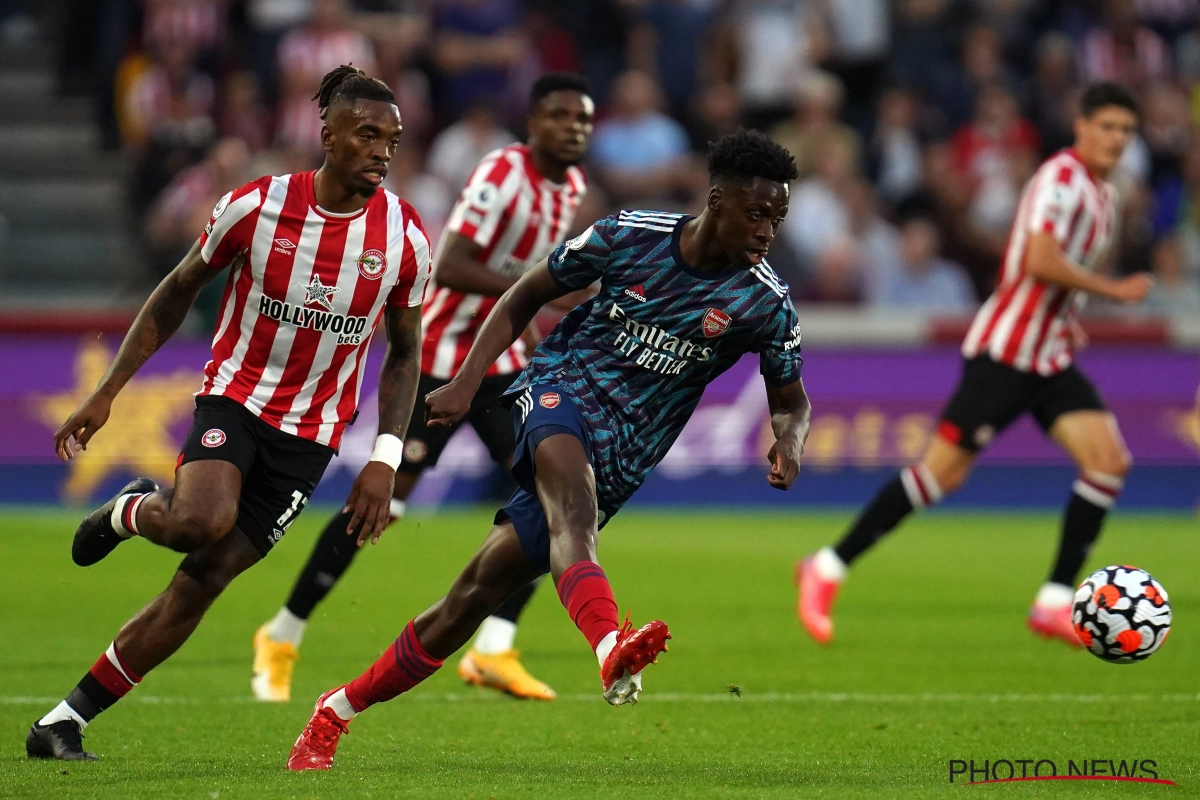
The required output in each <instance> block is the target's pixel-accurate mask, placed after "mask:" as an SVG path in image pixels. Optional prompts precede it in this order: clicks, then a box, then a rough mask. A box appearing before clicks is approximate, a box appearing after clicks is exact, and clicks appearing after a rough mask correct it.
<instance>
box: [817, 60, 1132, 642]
mask: <svg viewBox="0 0 1200 800" xmlns="http://www.w3.org/2000/svg"><path fill="white" fill-rule="evenodd" d="M1137 122H1138V116H1137V105H1136V103H1135V101H1134V98H1133V95H1132V94H1130V92H1129V91H1128V90H1127V89H1125V88H1124V87H1122V86H1120V85H1117V84H1113V83H1100V84H1096V85H1094V86H1091V87H1089V88H1088V89H1087V91H1086V92H1085V93H1084V95H1083V98H1082V101H1081V108H1080V112H1079V116H1078V117H1077V118H1076V120H1075V146H1074V147H1072V148H1070V149H1067V150H1063V151H1061V152H1059V153H1058V154H1056V155H1055V156H1053V157H1052V158H1050V159H1049V160H1048V161H1046V163H1044V164H1043V165H1042V166H1041V168H1040V169H1038V171H1037V173H1036V174H1035V175H1034V176H1033V178H1032V179H1030V181H1029V184H1028V185H1027V186H1026V187H1025V190H1024V192H1023V193H1022V195H1021V201H1020V204H1019V206H1018V208H1017V216H1016V220H1015V221H1014V223H1013V228H1012V233H1011V235H1010V237H1009V242H1008V247H1007V250H1006V252H1005V254H1004V261H1003V263H1002V265H1001V267H1000V276H999V281H998V285H997V287H996V291H995V292H994V293H993V294H992V296H991V297H990V298H988V300H987V302H986V303H984V304H983V307H982V308H981V309H980V310H979V313H978V314H977V315H976V317H975V321H974V322H973V323H972V325H971V328H970V330H969V331H968V333H967V337H966V340H965V341H964V342H963V348H962V352H963V358H964V360H965V363H964V367H963V377H962V380H961V382H960V383H959V385H958V389H957V390H956V391H955V393H954V396H953V397H952V398H951V399H950V402H949V403H948V404H947V405H946V408H945V410H944V411H943V412H942V417H941V421H940V423H939V424H938V428H937V435H936V436H935V437H934V438H933V440H932V441H931V442H930V444H929V449H928V450H927V451H926V453H925V457H924V458H923V459H922V460H921V461H920V462H919V463H917V464H914V465H912V466H910V467H906V468H905V469H903V470H901V472H900V474H899V475H898V476H896V477H895V478H894V479H893V480H892V481H891V482H890V483H888V484H887V485H886V486H885V487H884V488H883V489H882V490H881V491H880V492H879V494H878V495H876V496H875V499H874V500H873V501H872V502H871V504H870V505H869V506H867V508H866V510H864V511H863V512H862V515H861V516H859V518H858V520H857V521H856V522H855V523H854V525H853V527H851V529H850V531H849V532H848V533H847V534H846V535H845V537H844V538H843V539H842V540H841V541H840V542H839V543H838V544H837V545H836V546H834V547H826V548H823V549H822V550H819V551H818V552H817V553H815V554H814V555H812V556H810V557H809V558H806V559H805V560H804V561H802V562H801V563H800V564H799V565H797V570H796V571H797V580H798V582H799V589H800V596H799V602H798V606H797V614H798V615H799V617H800V621H801V623H802V624H803V625H804V627H805V628H806V629H807V630H808V632H809V633H810V634H811V635H812V637H813V638H814V639H816V640H817V641H818V642H821V643H825V642H828V641H829V640H830V638H831V637H832V636H833V621H832V619H831V618H830V611H831V609H832V606H833V601H834V597H835V596H836V594H837V591H838V587H839V586H840V585H841V583H842V581H843V579H844V578H845V575H846V568H847V567H848V566H849V565H850V564H851V563H852V562H853V561H854V560H855V559H856V558H858V557H859V556H861V555H862V554H863V553H864V552H866V551H867V550H868V549H869V548H870V547H871V546H873V545H874V544H875V543H876V542H877V541H879V539H880V538H881V537H882V536H883V535H884V534H886V533H887V532H888V531H890V530H892V529H893V528H895V527H896V526H897V525H898V524H900V522H901V520H903V519H904V518H905V517H907V516H908V515H909V514H911V513H912V512H914V511H920V510H922V509H924V508H926V507H928V506H931V505H933V504H934V503H936V502H938V501H939V500H941V499H942V497H944V496H945V495H946V494H947V493H949V492H952V491H954V490H955V489H957V488H958V487H959V486H961V485H962V483H963V481H965V480H966V479H967V475H968V473H970V471H971V466H972V464H973V463H974V461H975V457H976V456H977V455H978V454H979V452H980V451H981V450H982V449H983V448H984V447H986V446H987V445H988V443H989V442H991V441H992V439H993V438H994V437H995V436H996V435H997V434H998V433H1000V432H1001V431H1002V430H1004V429H1005V428H1006V427H1008V426H1009V425H1010V424H1011V423H1012V422H1013V421H1014V420H1015V419H1016V418H1017V417H1019V416H1021V415H1022V414H1024V413H1026V412H1029V413H1030V414H1032V415H1033V417H1034V419H1035V420H1037V423H1038V424H1039V425H1040V426H1041V427H1042V429H1043V430H1044V431H1045V432H1046V433H1047V434H1048V435H1049V436H1050V437H1051V438H1053V439H1054V441H1055V442H1057V443H1058V444H1059V445H1060V446H1061V447H1062V448H1063V449H1064V450H1065V451H1066V452H1067V453H1068V454H1069V455H1070V456H1071V458H1072V459H1073V460H1074V461H1075V463H1076V464H1078V465H1079V477H1078V479H1077V480H1076V481H1075V485H1074V490H1073V491H1072V493H1071V496H1070V499H1069V500H1068V501H1067V507H1066V511H1065V512H1064V515H1063V522H1062V539H1061V542H1060V544H1059V550H1058V557H1057V559H1056V560H1055V562H1054V565H1053V568H1052V569H1051V572H1050V576H1049V578H1048V579H1047V581H1046V582H1045V583H1044V584H1042V587H1041V589H1040V590H1039V591H1038V593H1037V596H1036V598H1035V599H1034V603H1033V607H1032V609H1031V610H1030V613H1029V627H1030V628H1031V629H1032V630H1033V631H1034V632H1035V633H1038V634H1039V635H1042V636H1046V637H1055V638H1059V639H1062V640H1063V641H1065V642H1067V643H1069V644H1072V645H1074V646H1079V640H1078V638H1077V637H1076V635H1075V631H1074V628H1073V626H1072V624H1071V599H1072V597H1073V595H1074V588H1073V587H1074V585H1075V581H1076V579H1077V576H1078V573H1079V570H1080V569H1081V568H1082V567H1083V564H1084V561H1085V560H1086V559H1087V555H1088V552H1089V551H1090V550H1091V548H1092V545H1093V544H1094V543H1095V541H1096V537H1097V536H1099V534H1100V527H1101V524H1102V523H1103V522H1104V516H1105V514H1106V513H1107V512H1108V510H1109V509H1110V508H1112V507H1113V504H1114V503H1115V502H1116V499H1117V495H1118V494H1119V493H1120V491H1121V486H1122V483H1123V482H1124V479H1125V474H1126V473H1127V472H1128V471H1129V467H1130V459H1129V453H1128V451H1127V450H1126V449H1125V443H1124V442H1123V441H1122V439H1121V433H1120V431H1119V430H1118V428H1117V420H1116V418H1115V417H1113V415H1112V414H1111V413H1110V412H1109V411H1108V410H1106V408H1105V406H1104V402H1103V401H1102V400H1101V399H1100V395H1099V394H1098V393H1097V391H1096V389H1095V387H1094V386H1093V385H1092V383H1091V382H1090V381H1089V380H1088V379H1087V378H1086V377H1085V376H1084V375H1083V373H1082V372H1081V371H1080V370H1079V368H1078V367H1076V366H1075V365H1074V363H1073V358H1074V352H1075V349H1076V347H1077V346H1079V345H1080V344H1082V342H1083V339H1082V337H1083V333H1082V329H1081V328H1080V326H1079V322H1078V320H1077V318H1076V312H1077V310H1078V309H1079V308H1080V307H1081V306H1082V305H1083V302H1084V301H1085V300H1086V297H1087V295H1088V294H1097V295H1100V296H1102V297H1107V298H1110V299H1112V300H1116V301H1119V302H1122V303H1136V302H1138V301H1140V300H1142V299H1143V298H1144V297H1145V296H1146V293H1147V292H1148V291H1149V289H1150V283H1151V282H1150V278H1149V277H1148V276H1147V275H1145V274H1142V273H1139V274H1137V275H1132V276H1130V277H1127V278H1123V279H1113V278H1108V277H1105V276H1103V275H1098V274H1096V273H1095V272H1094V271H1093V270H1094V269H1095V267H1096V265H1097V264H1098V263H1100V261H1101V259H1102V257H1103V255H1104V253H1105V251H1106V250H1107V249H1108V246H1109V244H1110V243H1111V241H1112V238H1113V233H1114V226H1115V224H1116V215H1115V209H1114V205H1115V198H1114V194H1115V192H1114V189H1113V186H1112V185H1111V184H1110V183H1107V182H1106V180H1105V178H1107V176H1108V175H1109V174H1110V173H1111V172H1112V170H1113V169H1114V168H1115V167H1116V165H1117V162H1118V161H1119V160H1120V158H1121V154H1122V153H1123V152H1124V150H1125V146H1126V145H1127V144H1128V143H1129V140H1130V139H1131V138H1132V137H1133V134H1134V131H1135V130H1136V128H1137Z"/></svg>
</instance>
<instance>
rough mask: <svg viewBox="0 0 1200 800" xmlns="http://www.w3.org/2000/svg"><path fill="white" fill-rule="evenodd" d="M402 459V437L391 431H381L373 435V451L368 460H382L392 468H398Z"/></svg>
mask: <svg viewBox="0 0 1200 800" xmlns="http://www.w3.org/2000/svg"><path fill="white" fill-rule="evenodd" d="M403 460H404V440H403V439H401V438H400V437H399V436H396V435H394V434H391V433H381V434H379V435H378V436H376V437H375V452H373V453H371V457H370V458H369V459H368V461H382V462H383V463H384V464H387V465H388V466H389V467H391V468H392V469H393V470H394V469H397V468H399V466H400V462H401V461H403Z"/></svg>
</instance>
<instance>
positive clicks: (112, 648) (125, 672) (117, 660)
mask: <svg viewBox="0 0 1200 800" xmlns="http://www.w3.org/2000/svg"><path fill="white" fill-rule="evenodd" d="M88 674H89V675H91V676H92V677H93V678H95V679H96V682H97V683H99V684H100V685H101V686H103V687H104V688H105V689H107V690H108V691H109V692H111V693H112V694H113V695H114V697H115V698H117V699H120V698H122V697H124V696H125V695H127V694H128V693H129V690H130V689H132V688H133V687H135V686H137V685H138V684H139V683H141V682H142V677H141V676H140V675H138V674H137V673H135V672H134V671H133V670H131V669H130V668H129V667H128V666H126V664H125V663H124V662H123V661H121V657H120V656H119V655H117V646H116V644H115V643H113V644H110V645H109V646H108V650H106V651H105V652H104V655H102V656H100V658H98V659H96V663H95V664H93V665H92V668H91V669H90V670H88Z"/></svg>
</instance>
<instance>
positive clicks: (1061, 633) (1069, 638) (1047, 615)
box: [1029, 604, 1091, 647]
mask: <svg viewBox="0 0 1200 800" xmlns="http://www.w3.org/2000/svg"><path fill="white" fill-rule="evenodd" d="M1029 630H1031V631H1033V632H1034V633H1036V634H1037V635H1038V636H1041V637H1042V638H1044V639H1061V640H1062V641H1064V642H1066V643H1067V644H1069V645H1071V646H1072V647H1083V642H1081V641H1079V634H1078V633H1077V632H1076V630H1075V623H1073V622H1072V621H1071V606H1057V607H1050V606H1039V605H1036V604H1035V605H1034V606H1033V608H1031V609H1029ZM1088 637H1089V638H1090V637H1091V634H1090V633H1089V634H1088Z"/></svg>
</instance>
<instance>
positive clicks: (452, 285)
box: [433, 233, 517, 297]
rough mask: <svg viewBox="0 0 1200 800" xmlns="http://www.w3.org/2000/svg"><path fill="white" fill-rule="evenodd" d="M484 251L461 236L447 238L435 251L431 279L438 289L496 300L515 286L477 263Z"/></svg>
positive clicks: (509, 280)
mask: <svg viewBox="0 0 1200 800" xmlns="http://www.w3.org/2000/svg"><path fill="white" fill-rule="evenodd" d="M482 255H483V248H482V247H480V246H479V245H478V244H476V243H475V242H474V241H472V240H471V239H468V238H467V237H466V236H463V235H462V234H461V233H448V234H446V244H445V245H444V246H443V247H442V248H441V249H440V250H439V251H438V254H437V261H436V262H435V263H434V265H433V279H434V280H435V281H437V284H438V286H445V287H446V288H448V289H453V290H455V291H456V292H466V293H468V294H486V295H489V296H492V297H498V296H500V295H502V294H504V293H505V292H507V291H508V290H509V289H511V288H512V286H513V284H514V283H516V282H517V279H516V278H515V277H512V276H511V275H503V274H501V273H499V272H496V271H494V270H490V269H488V268H487V267H486V266H484V265H483V263H482V262H481V261H480V258H481V256H482Z"/></svg>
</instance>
